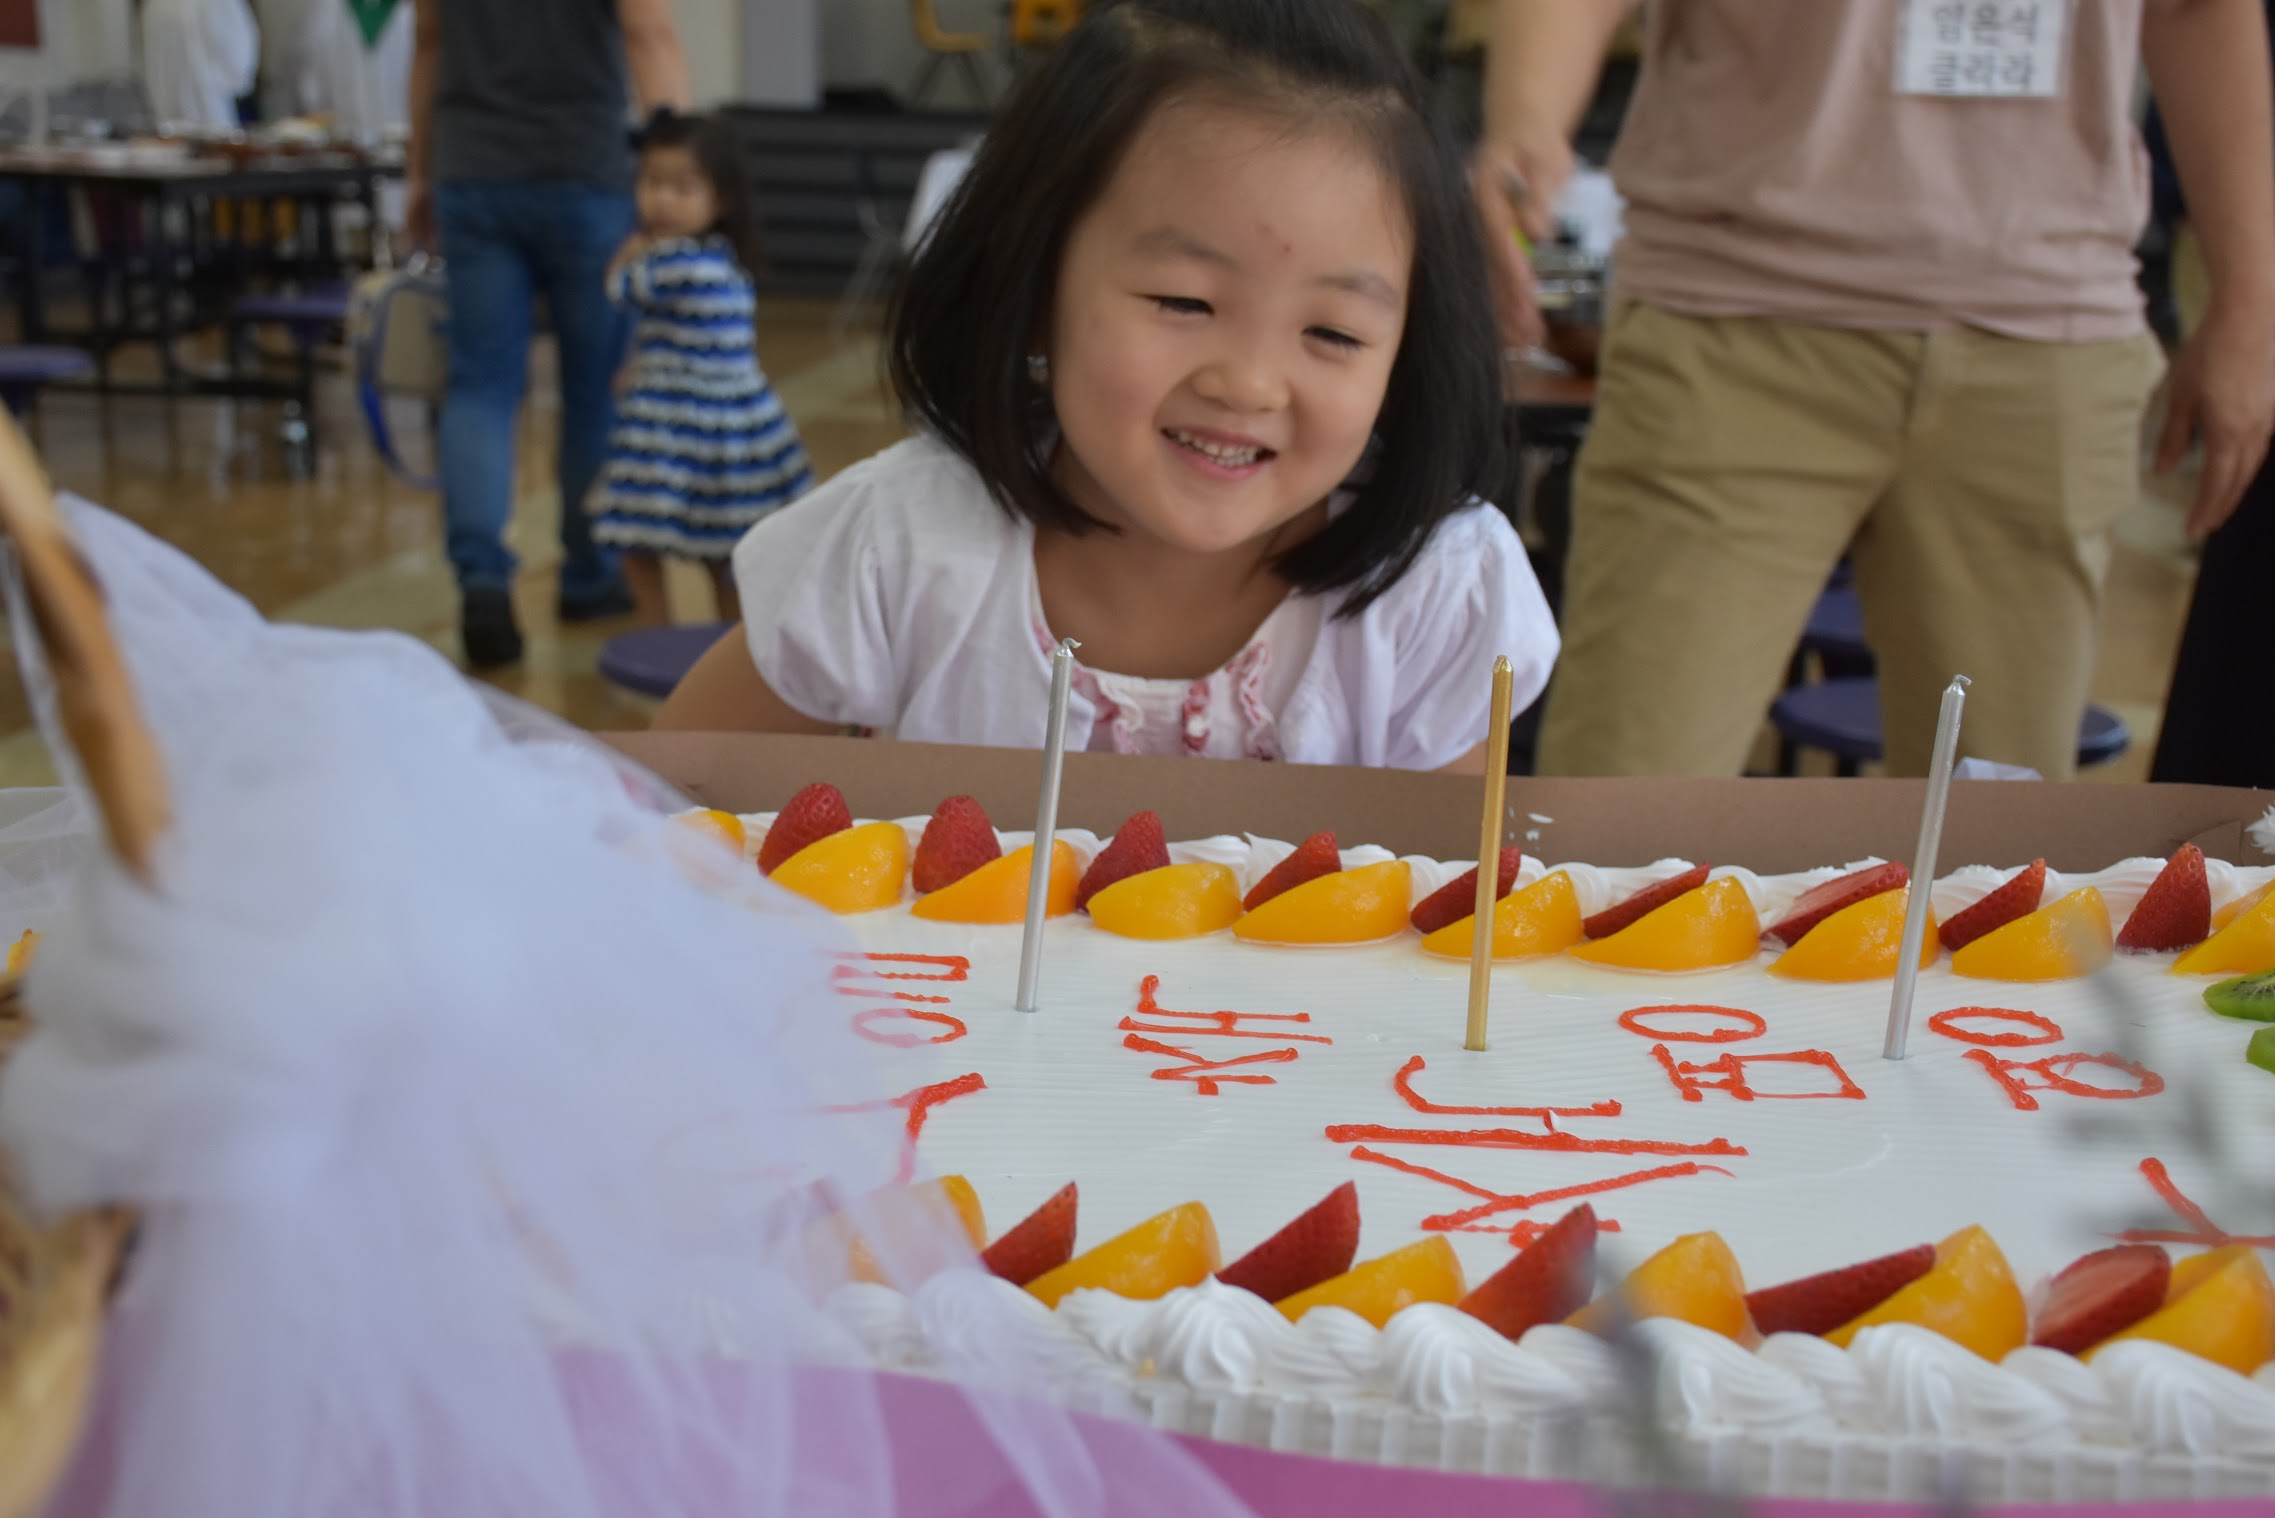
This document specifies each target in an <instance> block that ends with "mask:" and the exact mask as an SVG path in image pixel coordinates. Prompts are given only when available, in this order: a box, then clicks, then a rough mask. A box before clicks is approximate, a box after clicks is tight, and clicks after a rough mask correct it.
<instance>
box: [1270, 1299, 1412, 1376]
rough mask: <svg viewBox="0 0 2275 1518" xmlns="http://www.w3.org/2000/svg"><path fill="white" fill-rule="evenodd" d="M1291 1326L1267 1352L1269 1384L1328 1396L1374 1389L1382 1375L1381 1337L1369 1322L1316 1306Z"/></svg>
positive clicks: (1355, 1314)
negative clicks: (1291, 1328)
mask: <svg viewBox="0 0 2275 1518" xmlns="http://www.w3.org/2000/svg"><path fill="white" fill-rule="evenodd" d="M1294 1327H1295V1331H1294V1332H1293V1333H1290V1334H1286V1335H1283V1336H1282V1337H1280V1338H1279V1339H1277V1340H1275V1341H1274V1342H1273V1343H1272V1344H1271V1345H1270V1346H1269V1348H1268V1350H1267V1352H1266V1354H1265V1357H1264V1365H1263V1367H1262V1374H1263V1376H1264V1379H1265V1381H1266V1383H1267V1384H1268V1385H1272V1386H1284V1387H1286V1388H1288V1389H1289V1390H1291V1391H1301V1392H1308V1393H1310V1394H1311V1395H1313V1396H1315V1397H1326V1398H1334V1397H1348V1396H1357V1395H1360V1394H1362V1393H1365V1392H1370V1391H1373V1390H1374V1389H1375V1387H1376V1385H1377V1383H1378V1380H1379V1378H1380V1376H1381V1372H1382V1335H1381V1333H1380V1332H1378V1331H1377V1330H1376V1328H1375V1326H1374V1325H1373V1324H1372V1323H1369V1322H1368V1321H1367V1320H1366V1319H1364V1318H1362V1317H1360V1316H1359V1315H1358V1314H1357V1313H1355V1312H1346V1311H1345V1310H1344V1309H1342V1308H1340V1307H1314V1308H1313V1309H1312V1310H1311V1311H1309V1312H1307V1313H1305V1314H1304V1315H1303V1317H1302V1318H1301V1319H1300V1320H1298V1321H1297V1322H1296V1324H1295V1325H1294Z"/></svg>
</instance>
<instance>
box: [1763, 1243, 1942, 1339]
mask: <svg viewBox="0 0 2275 1518" xmlns="http://www.w3.org/2000/svg"><path fill="white" fill-rule="evenodd" d="M1934 1268H1935V1246H1934V1245H1933V1244H1920V1245H1917V1246H1915V1247H1913V1248H1911V1249H1903V1250H1898V1251H1897V1252H1896V1253H1894V1254H1884V1255H1882V1256H1881V1257H1880V1258H1879V1259H1877V1260H1866V1261H1865V1262H1864V1263H1863V1264H1861V1265H1845V1266H1843V1267H1842V1268H1840V1269H1839V1270H1828V1271H1826V1272H1825V1273H1824V1274H1823V1275H1814V1276H1803V1277H1802V1278H1801V1279H1800V1280H1798V1281H1788V1282H1786V1283H1785V1284H1784V1285H1783V1286H1767V1287H1764V1288H1763V1289H1762V1290H1760V1291H1757V1292H1754V1293H1752V1294H1750V1295H1749V1296H1748V1297H1747V1298H1746V1310H1747V1311H1748V1312H1750V1313H1752V1314H1753V1315H1754V1327H1756V1328H1758V1329H1760V1330H1761V1331H1762V1332H1763V1333H1765V1334H1784V1333H1794V1334H1829V1333H1831V1332H1832V1331H1833V1330H1834V1329H1836V1328H1838V1327H1840V1326H1841V1325H1842V1324H1843V1323H1846V1322H1848V1321H1849V1320H1850V1319H1851V1318H1857V1317H1861V1316H1863V1315H1864V1314H1865V1313H1868V1312H1870V1311H1872V1309H1873V1308H1875V1307H1878V1306H1879V1305H1880V1304H1881V1303H1883V1302H1885V1301H1887V1300H1888V1299H1889V1298H1890V1297H1892V1296H1894V1295H1895V1294H1896V1293H1897V1292H1899V1291H1901V1290H1903V1289H1904V1288H1905V1287H1907V1286H1909V1285H1911V1284H1912V1282H1914V1281H1916V1280H1918V1279H1919V1278H1920V1277H1921V1276H1924V1275H1926V1274H1927V1273H1928V1272H1929V1271H1930V1270H1933V1269H1934Z"/></svg>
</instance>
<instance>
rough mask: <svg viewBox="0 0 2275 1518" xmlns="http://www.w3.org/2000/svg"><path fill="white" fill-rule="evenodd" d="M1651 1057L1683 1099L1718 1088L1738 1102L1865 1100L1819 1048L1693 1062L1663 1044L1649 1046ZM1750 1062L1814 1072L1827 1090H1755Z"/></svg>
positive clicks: (1696, 1098)
mask: <svg viewBox="0 0 2275 1518" xmlns="http://www.w3.org/2000/svg"><path fill="white" fill-rule="evenodd" d="M1651 1055H1652V1058H1654V1059H1656V1060H1658V1062H1659V1064H1660V1067H1661V1068H1662V1069H1664V1070H1665V1071H1666V1072H1667V1079H1669V1080H1671V1081H1673V1082H1674V1083H1675V1089H1676V1090H1678V1091H1680V1092H1681V1093H1682V1094H1683V1100H1684V1101H1686V1102H1702V1101H1704V1100H1706V1093H1707V1092H1709V1091H1719V1092H1721V1093H1723V1094H1724V1095H1726V1096H1730V1097H1734V1098H1736V1099H1737V1100H1738V1101H1741V1102H1751V1101H1782V1102H1801V1101H1820V1100H1833V1101H1852V1102H1861V1101H1863V1100H1864V1090H1863V1088H1862V1087H1860V1086H1859V1085H1857V1083H1856V1082H1854V1081H1852V1080H1850V1079H1849V1078H1848V1072H1847V1071H1845V1070H1843V1069H1842V1068H1841V1065H1840V1061H1839V1060H1837V1059H1834V1058H1833V1057H1832V1056H1831V1055H1830V1054H1827V1053H1826V1052H1825V1051H1824V1050H1822V1049H1801V1050H1797V1051H1795V1052H1794V1053H1791V1054H1725V1055H1723V1056H1722V1057H1721V1058H1719V1059H1712V1060H1708V1061H1707V1062H1706V1063H1705V1064H1703V1065H1694V1064H1690V1063H1688V1062H1686V1061H1682V1060H1678V1059H1676V1058H1675V1057H1674V1055H1673V1054H1671V1053H1669V1052H1668V1050H1667V1046H1666V1045H1665V1044H1653V1045H1652V1046H1651ZM1750 1065H1770V1066H1777V1067H1780V1068H1785V1067H1797V1068H1801V1069H1806V1070H1809V1071H1812V1072H1814V1075H1813V1078H1815V1079H1819V1080H1822V1081H1825V1082H1828V1083H1829V1085H1830V1088H1831V1089H1829V1090H1803V1091H1757V1090H1755V1089H1754V1088H1753V1086H1752V1085H1751V1084H1749V1083H1748V1081H1747V1076H1746V1071H1747V1067H1748V1066H1750ZM1765 1078H1766V1077H1765Z"/></svg>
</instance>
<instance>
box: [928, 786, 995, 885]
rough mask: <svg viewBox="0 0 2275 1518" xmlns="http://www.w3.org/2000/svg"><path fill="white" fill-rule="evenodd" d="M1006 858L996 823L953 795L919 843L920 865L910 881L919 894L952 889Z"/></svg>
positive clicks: (936, 810)
mask: <svg viewBox="0 0 2275 1518" xmlns="http://www.w3.org/2000/svg"><path fill="white" fill-rule="evenodd" d="M1002 857H1003V842H1002V840H1001V839H999V838H997V837H996V836H995V824H993V823H991V822H989V821H988V820H987V812H986V811H985V810H984V809H982V808H981V806H980V804H979V803H978V802H977V801H974V800H973V799H972V798H971V797H969V796H950V797H949V798H948V799H947V800H946V801H943V802H941V803H940V805H939V806H937V807H935V808H934V809H933V812H932V820H931V821H930V822H927V823H926V824H925V825H924V836H923V837H922V838H919V839H918V840H917V841H916V863H915V864H914V865H913V866H911V867H910V869H909V879H910V881H911V882H912V883H913V884H914V885H915V886H916V889H917V892H918V894H920V895H922V894H926V893H929V892H932V891H937V890H939V889H940V888H941V887H942V886H952V885H954V884H955V883H956V882H957V881H959V880H961V879H963V878H964V877H965V876H966V875H969V874H970V873H971V872H972V871H974V870H976V869H978V868H979V867H980V866H981V865H983V864H986V863H987V862H988V861H989V860H990V859H1001V858H1002Z"/></svg>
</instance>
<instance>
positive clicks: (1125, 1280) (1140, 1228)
mask: <svg viewBox="0 0 2275 1518" xmlns="http://www.w3.org/2000/svg"><path fill="white" fill-rule="evenodd" d="M1099 894H1101V895H1103V894H1104V892H1100V893H1099ZM1223 1263H1224V1259H1223V1257H1222V1256H1221V1255H1220V1254H1218V1252H1217V1242H1216V1221H1215V1220H1214V1219H1213V1218H1211V1217H1210V1216H1209V1210H1208V1208H1206V1207H1204V1206H1202V1205H1201V1204H1200V1203H1199V1202H1187V1203H1185V1204H1184V1205H1183V1206H1182V1207H1172V1208H1170V1209H1169V1210H1168V1211H1167V1212H1164V1213H1161V1214H1158V1215H1157V1216H1154V1217H1150V1218H1147V1219H1146V1220H1145V1221H1144V1222H1142V1223H1140V1224H1138V1225H1137V1227H1135V1228H1132V1229H1130V1230H1129V1231H1128V1232H1126V1233H1118V1234H1116V1235H1115V1236H1114V1237H1112V1238H1110V1239H1108V1240H1107V1241H1106V1242H1105V1243H1103V1244H1100V1245H1098V1246H1097V1247H1096V1248H1094V1249H1090V1250H1087V1251H1085V1252H1083V1253H1082V1254H1078V1255H1076V1256H1075V1257H1074V1258H1073V1259H1071V1260H1069V1261H1067V1262H1066V1263H1065V1264H1064V1265H1061V1266H1059V1267H1058V1269H1056V1270H1050V1271H1045V1272H1044V1273H1043V1274H1042V1275H1040V1276H1037V1277H1036V1278H1035V1279H1034V1280H1032V1281H1030V1282H1028V1283H1027V1289H1028V1290H1029V1291H1031V1292H1033V1293H1034V1294H1035V1295H1036V1296H1038V1297H1040V1298H1042V1299H1043V1303H1044V1305H1045V1306H1048V1307H1056V1306H1058V1304H1059V1298H1061V1297H1063V1296H1065V1295H1066V1294H1067V1293H1068V1292H1070V1291H1081V1290H1082V1289H1084V1288H1085V1287H1091V1288H1095V1289H1097V1290H1099V1291H1110V1292H1112V1293H1114V1295H1116V1296H1118V1297H1128V1298H1130V1299H1131V1300H1133V1301H1138V1302H1150V1301H1152V1300H1154V1299H1155V1298H1156V1297H1165V1296H1167V1295H1169V1293H1171V1292H1173V1291H1175V1290H1176V1289H1177V1288H1178V1287H1180V1286H1198V1285H1200V1284H1201V1283H1202V1282H1203V1281H1205V1280H1207V1279H1208V1278H1209V1277H1210V1276H1213V1275H1215V1274H1216V1272H1217V1268H1218V1267H1219V1266H1220V1265H1222V1264H1223Z"/></svg>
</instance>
